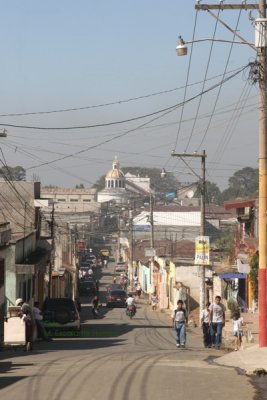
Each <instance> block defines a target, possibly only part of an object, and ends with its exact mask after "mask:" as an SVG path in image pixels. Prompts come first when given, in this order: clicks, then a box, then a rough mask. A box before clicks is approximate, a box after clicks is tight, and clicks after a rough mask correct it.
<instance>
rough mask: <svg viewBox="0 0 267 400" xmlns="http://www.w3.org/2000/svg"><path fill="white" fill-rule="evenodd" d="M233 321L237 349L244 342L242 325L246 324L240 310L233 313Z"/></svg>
mask: <svg viewBox="0 0 267 400" xmlns="http://www.w3.org/2000/svg"><path fill="white" fill-rule="evenodd" d="M232 322H233V327H234V332H233V334H234V339H235V342H234V343H235V344H234V346H235V351H237V350H238V349H239V348H240V347H241V344H242V336H243V329H242V326H243V324H244V322H243V318H242V317H240V313H239V312H235V313H234V314H233V319H232Z"/></svg>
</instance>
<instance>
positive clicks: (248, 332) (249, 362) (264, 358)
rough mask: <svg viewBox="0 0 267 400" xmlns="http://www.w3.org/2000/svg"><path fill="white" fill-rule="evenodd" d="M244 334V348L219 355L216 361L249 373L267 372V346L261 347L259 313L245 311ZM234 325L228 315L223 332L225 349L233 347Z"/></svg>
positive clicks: (243, 315)
mask: <svg viewBox="0 0 267 400" xmlns="http://www.w3.org/2000/svg"><path fill="white" fill-rule="evenodd" d="M242 317H243V318H244V324H245V326H244V336H243V344H242V348H241V349H240V350H238V351H230V352H228V353H227V354H225V355H223V356H222V357H218V358H217V359H216V360H215V363H216V364H218V365H222V366H227V367H233V368H239V369H241V370H243V371H245V373H246V374H247V375H257V374H261V373H264V371H266V372H267V347H259V344H258V343H259V329H258V326H259V325H258V320H259V315H258V313H255V314H252V313H243V314H242ZM232 331H233V325H232V321H231V319H230V316H229V315H227V316H226V324H225V328H224V333H223V336H224V338H223V343H224V346H225V349H227V350H232V349H233V332H232Z"/></svg>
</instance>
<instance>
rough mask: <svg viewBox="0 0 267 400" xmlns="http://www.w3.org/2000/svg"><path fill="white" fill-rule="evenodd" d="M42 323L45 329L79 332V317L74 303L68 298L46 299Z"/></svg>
mask: <svg viewBox="0 0 267 400" xmlns="http://www.w3.org/2000/svg"><path fill="white" fill-rule="evenodd" d="M43 323H44V327H45V328H46V329H75V330H80V327H81V321H80V315H79V312H78V310H77V307H76V305H75V303H74V301H73V300H72V299H70V298H68V297H54V298H50V299H46V300H45V302H44V304H43Z"/></svg>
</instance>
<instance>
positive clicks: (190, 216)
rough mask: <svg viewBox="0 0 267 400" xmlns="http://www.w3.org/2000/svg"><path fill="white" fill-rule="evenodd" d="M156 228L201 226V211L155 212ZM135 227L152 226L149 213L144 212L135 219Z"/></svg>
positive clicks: (154, 221)
mask: <svg viewBox="0 0 267 400" xmlns="http://www.w3.org/2000/svg"><path fill="white" fill-rule="evenodd" d="M153 223H154V226H170V225H171V226H198V227H199V226H200V224H201V213H200V211H193V212H161V211H155V212H153ZM133 225H134V226H138V225H142V226H150V222H149V213H147V212H146V211H142V212H141V213H140V214H139V215H137V216H136V217H135V218H134V219H133Z"/></svg>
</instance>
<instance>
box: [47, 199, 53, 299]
mask: <svg viewBox="0 0 267 400" xmlns="http://www.w3.org/2000/svg"><path fill="white" fill-rule="evenodd" d="M54 227H55V203H54V201H53V203H52V215H51V239H52V241H51V253H50V263H49V284H48V298H49V299H50V298H51V297H52V271H53V269H54V263H55V232H54Z"/></svg>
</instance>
